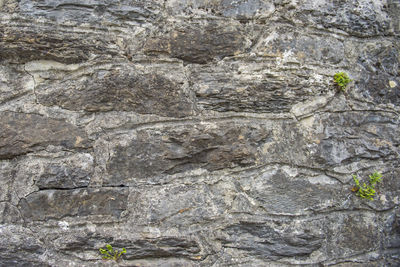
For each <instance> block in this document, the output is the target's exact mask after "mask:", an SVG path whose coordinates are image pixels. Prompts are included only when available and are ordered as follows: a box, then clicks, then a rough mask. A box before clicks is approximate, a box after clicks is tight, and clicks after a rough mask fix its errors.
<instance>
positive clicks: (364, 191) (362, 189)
mask: <svg viewBox="0 0 400 267" xmlns="http://www.w3.org/2000/svg"><path fill="white" fill-rule="evenodd" d="M353 180H354V182H355V183H356V185H355V186H354V187H353V189H352V191H353V192H357V196H359V197H361V198H366V199H368V200H374V196H375V194H376V191H375V185H376V183H380V182H382V174H380V173H379V172H374V173H373V174H371V175H369V183H368V184H366V183H362V184H361V183H360V180H359V179H358V178H357V176H356V175H353Z"/></svg>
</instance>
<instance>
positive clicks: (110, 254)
mask: <svg viewBox="0 0 400 267" xmlns="http://www.w3.org/2000/svg"><path fill="white" fill-rule="evenodd" d="M106 248H107V249H104V248H100V249H99V250H100V253H101V254H103V260H115V261H118V260H119V258H120V257H121V256H122V254H124V253H126V249H125V248H123V249H122V251H121V252H119V251H118V250H116V249H115V250H114V249H113V247H112V246H111V245H110V244H107V245H106Z"/></svg>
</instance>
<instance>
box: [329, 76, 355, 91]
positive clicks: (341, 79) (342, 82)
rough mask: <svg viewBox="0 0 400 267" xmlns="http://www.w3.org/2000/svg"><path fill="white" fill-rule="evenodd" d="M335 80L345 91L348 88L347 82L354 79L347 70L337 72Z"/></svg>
mask: <svg viewBox="0 0 400 267" xmlns="http://www.w3.org/2000/svg"><path fill="white" fill-rule="evenodd" d="M333 80H334V81H335V83H336V84H337V86H338V87H339V89H340V90H341V91H343V92H344V91H345V90H346V87H347V84H348V83H349V82H351V81H352V80H350V78H349V75H347V73H345V72H338V73H336V74H335V75H334V76H333Z"/></svg>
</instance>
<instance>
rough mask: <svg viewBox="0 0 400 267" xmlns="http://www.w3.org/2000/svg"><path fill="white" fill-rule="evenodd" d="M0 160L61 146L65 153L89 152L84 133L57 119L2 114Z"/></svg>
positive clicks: (12, 113) (14, 113)
mask: <svg viewBox="0 0 400 267" xmlns="http://www.w3.org/2000/svg"><path fill="white" fill-rule="evenodd" d="M0 127H1V129H2V132H1V141H0V159H7V158H13V157H15V156H18V155H24V154H26V153H29V152H32V151H36V150H40V149H44V148H45V147H46V146H47V145H61V146H64V147H65V148H67V149H74V148H78V149H79V148H88V147H89V146H90V141H89V140H88V138H87V136H86V134H85V131H84V130H82V129H80V128H78V127H76V126H74V125H72V124H70V123H68V122H66V121H64V120H59V119H52V118H46V117H44V116H40V115H36V114H25V113H18V112H8V111H3V112H2V113H1V115H0Z"/></svg>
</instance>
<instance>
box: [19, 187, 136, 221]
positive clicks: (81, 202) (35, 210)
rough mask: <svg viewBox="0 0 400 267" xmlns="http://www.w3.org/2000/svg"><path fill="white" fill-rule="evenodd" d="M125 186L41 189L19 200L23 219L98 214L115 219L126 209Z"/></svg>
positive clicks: (126, 192)
mask: <svg viewBox="0 0 400 267" xmlns="http://www.w3.org/2000/svg"><path fill="white" fill-rule="evenodd" d="M127 195H128V190H127V189H126V188H121V189H120V188H116V189H113V188H104V189H70V190H41V191H38V192H34V193H32V194H30V195H29V196H27V197H26V198H25V199H23V200H22V201H21V203H20V209H21V213H22V216H23V217H24V218H25V220H33V221H43V220H48V219H61V218H63V217H66V216H90V215H102V216H110V217H112V218H115V219H119V218H120V216H121V213H122V212H123V211H125V209H126V205H127V203H126V198H127Z"/></svg>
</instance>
